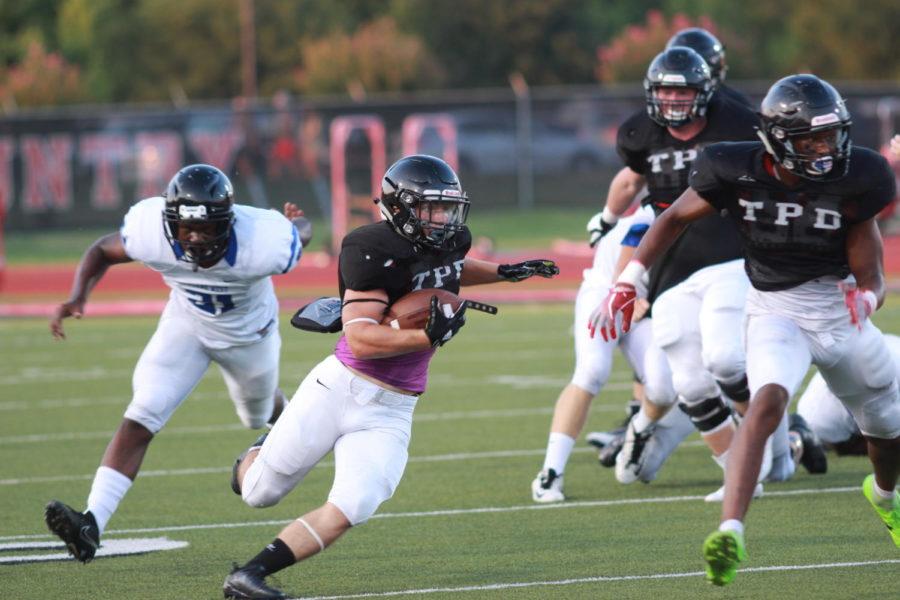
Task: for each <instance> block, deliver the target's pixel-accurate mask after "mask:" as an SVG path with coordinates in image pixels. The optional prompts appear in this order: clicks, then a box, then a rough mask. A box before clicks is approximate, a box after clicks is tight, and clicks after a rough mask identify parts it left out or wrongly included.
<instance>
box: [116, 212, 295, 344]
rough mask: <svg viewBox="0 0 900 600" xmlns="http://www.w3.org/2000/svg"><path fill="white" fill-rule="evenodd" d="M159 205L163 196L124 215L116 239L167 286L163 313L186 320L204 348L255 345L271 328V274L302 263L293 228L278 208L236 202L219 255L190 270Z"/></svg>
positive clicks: (274, 314) (274, 312) (274, 319)
mask: <svg viewBox="0 0 900 600" xmlns="http://www.w3.org/2000/svg"><path fill="white" fill-rule="evenodd" d="M164 208H165V199H163V198H162V197H154V198H147V199H145V200H141V201H140V202H138V203H137V204H135V205H134V206H132V207H131V209H130V210H129V211H128V214H126V215H125V221H124V223H123V224H122V229H121V234H122V240H123V243H124V245H125V252H126V253H127V254H128V256H129V257H130V258H132V259H134V260H137V261H140V262H142V263H144V264H145V265H147V266H148V267H150V268H151V269H153V270H154V271H158V272H159V273H160V274H162V276H163V280H164V281H165V282H166V284H167V285H168V286H169V287H170V288H171V289H172V292H171V294H170V295H169V304H170V306H169V307H168V308H169V309H172V308H176V307H177V308H178V309H179V310H180V311H182V312H184V313H186V314H190V315H192V316H193V317H194V318H193V322H194V324H195V325H194V326H195V333H196V335H197V336H198V338H199V339H200V340H201V341H202V342H203V344H204V345H206V346H208V347H210V348H226V347H228V346H234V345H241V344H249V343H253V342H257V341H259V340H260V339H261V338H262V337H264V336H265V335H267V334H268V333H269V332H270V331H271V330H272V328H273V327H277V326H278V301H277V299H276V298H275V291H274V286H273V285H272V278H271V276H272V275H277V274H279V273H287V272H288V271H290V270H291V269H293V268H294V266H296V264H297V261H298V260H299V259H300V254H301V253H302V250H303V245H302V243H301V242H300V236H299V234H298V233H297V229H296V228H295V227H294V225H293V224H292V223H291V222H290V221H289V220H288V219H287V218H285V217H284V216H283V215H282V214H281V213H279V212H277V211H274V210H264V209H259V208H253V207H250V206H243V205H239V204H236V205H235V206H234V214H235V219H234V225H233V227H232V232H231V236H230V238H229V243H228V249H227V251H226V252H225V256H224V257H222V259H221V260H220V261H219V262H218V263H216V264H215V265H213V266H212V267H210V268H208V269H204V268H200V269H198V270H197V271H196V272H194V265H193V264H192V263H189V262H186V261H183V260H179V256H181V255H182V253H183V250H182V248H181V245H180V244H178V242H170V241H169V240H168V239H167V238H166V235H165V231H164V225H163V209H164ZM172 305H175V306H172ZM167 310H168V309H167Z"/></svg>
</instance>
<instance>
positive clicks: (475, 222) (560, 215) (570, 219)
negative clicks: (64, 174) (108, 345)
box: [6, 207, 599, 264]
mask: <svg viewBox="0 0 900 600" xmlns="http://www.w3.org/2000/svg"><path fill="white" fill-rule="evenodd" d="M597 210H599V208H598V207H577V208H575V207H573V208H565V209H556V208H541V209H534V210H529V211H519V210H517V209H515V208H510V209H509V210H506V211H486V210H482V209H481V208H480V207H479V209H478V210H473V211H472V212H471V214H470V215H469V227H470V228H471V230H472V233H473V235H475V236H476V237H477V236H481V235H485V236H488V237H490V238H491V239H492V240H493V241H494V245H495V247H496V249H497V250H498V251H501V252H510V251H514V250H519V249H522V248H546V247H548V246H550V244H551V243H552V242H553V240H555V239H558V238H564V239H571V240H585V241H586V240H587V233H586V231H585V228H584V227H585V223H587V221H588V219H590V218H591V215H593V214H594V213H595V212H596V211H597ZM312 223H313V241H312V243H311V244H310V246H309V249H310V250H311V251H318V250H323V249H324V246H323V245H324V241H325V238H326V237H327V235H326V234H327V229H328V227H329V225H328V224H327V223H326V222H325V221H323V220H321V219H313V222H312ZM114 229H115V228H113V227H110V228H107V229H76V230H64V231H44V232H23V231H9V232H6V255H7V260H8V262H9V263H10V264H28V263H53V262H62V261H68V262H74V261H77V260H78V259H79V258H80V257H81V255H82V253H83V252H84V251H85V249H87V247H88V246H90V245H91V243H92V242H93V241H94V240H96V239H97V238H98V237H100V236H102V235H105V234H107V233H110V232H112V231H114ZM535 232H538V233H537V234H536V233H535Z"/></svg>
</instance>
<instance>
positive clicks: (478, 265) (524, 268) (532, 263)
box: [459, 258, 559, 285]
mask: <svg viewBox="0 0 900 600" xmlns="http://www.w3.org/2000/svg"><path fill="white" fill-rule="evenodd" d="M535 275H539V276H540V277H548V278H549V277H555V276H556V275H559V267H557V266H556V263H555V262H553V261H552V260H548V259H545V258H537V259H533V260H526V261H524V262H520V263H514V264H508V265H501V264H499V263H495V262H491V261H488V260H480V259H477V258H466V262H465V263H463V270H462V274H461V275H460V278H459V283H460V285H480V284H483V283H497V282H498V281H512V282H516V281H523V280H525V279H528V278H529V277H534V276H535Z"/></svg>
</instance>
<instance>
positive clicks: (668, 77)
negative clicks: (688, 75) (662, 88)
mask: <svg viewBox="0 0 900 600" xmlns="http://www.w3.org/2000/svg"><path fill="white" fill-rule="evenodd" d="M659 80H660V81H661V82H663V83H680V84H682V85H684V84H686V83H687V79H685V77H684V75H681V74H679V73H661V77H660V78H659Z"/></svg>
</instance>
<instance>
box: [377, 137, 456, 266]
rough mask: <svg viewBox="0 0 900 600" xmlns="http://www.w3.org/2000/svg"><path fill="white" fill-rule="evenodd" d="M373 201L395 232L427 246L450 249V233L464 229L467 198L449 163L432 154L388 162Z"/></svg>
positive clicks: (451, 244) (451, 240) (451, 243)
mask: <svg viewBox="0 0 900 600" xmlns="http://www.w3.org/2000/svg"><path fill="white" fill-rule="evenodd" d="M376 202H377V203H378V204H379V207H380V208H381V214H382V215H384V218H385V219H386V220H387V221H388V222H389V223H390V224H391V225H392V226H393V228H394V230H395V231H396V232H397V233H399V234H400V235H402V236H403V237H405V238H406V239H408V240H410V241H412V242H414V243H416V244H420V245H423V246H425V247H428V248H432V249H435V250H448V249H451V248H452V247H453V244H454V240H453V236H454V235H456V233H457V232H459V231H463V230H465V229H466V217H467V216H468V215H469V199H468V197H467V196H466V193H465V192H464V191H463V190H462V186H461V185H460V183H459V177H457V176H456V173H455V172H454V171H453V169H451V168H450V165H448V164H447V163H445V162H444V161H442V160H441V159H439V158H435V157H433V156H428V155H425V154H416V155H413V156H406V157H404V158H401V159H400V160H398V161H397V162H395V163H394V164H393V165H391V167H390V168H389V169H388V170H387V172H386V173H385V174H384V178H383V179H382V180H381V198H378V199H376ZM439 213H440V214H439Z"/></svg>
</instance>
